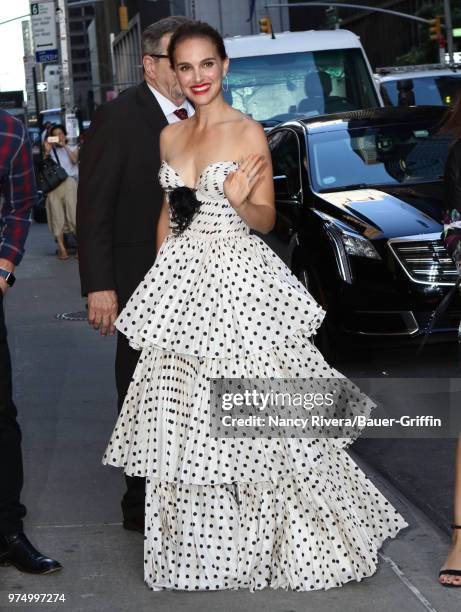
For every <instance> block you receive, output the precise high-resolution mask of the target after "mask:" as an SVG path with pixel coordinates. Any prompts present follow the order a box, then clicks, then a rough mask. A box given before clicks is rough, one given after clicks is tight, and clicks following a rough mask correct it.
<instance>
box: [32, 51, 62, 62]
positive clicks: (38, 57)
mask: <svg viewBox="0 0 461 612" xmlns="http://www.w3.org/2000/svg"><path fill="white" fill-rule="evenodd" d="M35 61H36V62H40V63H46V62H50V63H54V62H57V61H58V50H57V49H48V50H47V51H36V52H35Z"/></svg>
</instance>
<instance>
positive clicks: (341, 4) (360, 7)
mask: <svg viewBox="0 0 461 612" xmlns="http://www.w3.org/2000/svg"><path fill="white" fill-rule="evenodd" d="M281 6H283V7H287V8H290V9H293V8H305V7H309V6H336V7H338V8H341V7H342V8H356V9H358V10H360V11H370V12H374V13H386V14H388V15H395V16H396V17H403V18H405V19H412V20H413V21H419V22H420V23H430V22H431V20H430V19H424V18H423V17H415V15H409V14H408V13H401V12H399V11H391V10H390V9H383V8H377V7H374V6H366V5H364V4H350V3H345V2H296V3H295V4H290V3H288V2H280V3H279V4H267V3H266V4H265V8H266V9H270V8H279V7H281Z"/></svg>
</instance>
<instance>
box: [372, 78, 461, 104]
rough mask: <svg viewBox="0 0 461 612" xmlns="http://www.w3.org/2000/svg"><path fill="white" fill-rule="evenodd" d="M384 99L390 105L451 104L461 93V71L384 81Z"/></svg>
mask: <svg viewBox="0 0 461 612" xmlns="http://www.w3.org/2000/svg"><path fill="white" fill-rule="evenodd" d="M382 86H383V88H384V89H385V93H386V96H385V99H386V102H389V103H390V104H391V105H392V106H412V105H415V104H417V105H419V106H421V105H428V104H429V105H432V104H433V105H436V106H449V105H452V104H453V103H454V102H455V101H456V98H457V96H458V95H459V94H460V93H461V72H459V73H456V74H453V75H443V76H438V77H435V76H431V77H429V76H428V77H418V78H414V79H396V80H395V81H384V82H383V83H382Z"/></svg>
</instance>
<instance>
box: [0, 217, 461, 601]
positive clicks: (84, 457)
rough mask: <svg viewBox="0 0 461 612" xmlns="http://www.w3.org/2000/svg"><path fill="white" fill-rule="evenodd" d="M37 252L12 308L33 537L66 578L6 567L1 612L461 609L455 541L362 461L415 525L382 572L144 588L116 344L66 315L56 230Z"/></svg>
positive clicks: (68, 271) (43, 234)
mask: <svg viewBox="0 0 461 612" xmlns="http://www.w3.org/2000/svg"><path fill="white" fill-rule="evenodd" d="M27 246H28V252H27V256H26V258H25V259H24V262H23V264H22V265H21V266H20V267H19V268H18V271H17V272H18V273H17V276H18V282H17V285H16V286H15V288H14V290H12V291H11V292H10V293H9V295H8V298H7V302H6V303H7V322H8V329H9V334H10V336H9V339H10V349H11V352H12V359H13V368H14V374H15V376H14V378H15V380H14V384H15V397H16V403H17V405H18V411H19V414H20V422H21V426H22V430H23V453H24V469H25V487H24V494H23V500H24V502H25V504H26V505H27V507H28V510H29V512H28V517H27V518H26V533H27V534H28V536H29V537H30V539H31V540H32V541H33V543H35V544H36V545H37V546H38V547H39V548H40V550H42V551H43V552H45V553H46V554H49V555H51V556H55V557H56V558H57V559H58V560H59V561H61V563H62V564H63V565H64V570H63V571H62V572H59V573H57V574H52V575H49V576H31V575H26V574H21V573H19V572H18V571H16V570H15V569H14V568H11V567H10V568H0V610H31V609H50V610H51V609H53V610H64V611H66V612H67V611H70V612H80V611H82V612H87V611H89V612H93V611H95V612H96V611H98V612H104V611H106V610H107V611H110V612H131V611H132V610H133V611H135V610H136V612H138V611H139V612H143V611H146V612H147V611H149V612H152V611H153V610H155V611H156V612H170V611H172V610H175V611H176V610H178V611H186V610H187V611H188V612H189V611H190V612H195V611H198V610H203V611H206V612H216V611H218V610H219V611H220V612H234V611H235V612H243V611H247V610H251V611H252V612H260V611H261V612H306V611H315V612H323V611H325V612H326V611H328V612H336V611H337V612H340V611H341V612H370V611H373V612H384V611H386V612H387V611H396V610H398V611H399V612H416V611H421V610H428V611H432V612H433V611H434V610H435V611H437V612H458V611H459V610H461V591H458V590H456V589H446V588H443V587H441V586H439V585H438V584H437V581H436V576H437V573H438V570H439V566H440V565H441V563H442V562H443V559H444V556H445V554H446V552H447V548H448V544H449V540H448V538H447V536H446V535H445V534H444V533H442V532H441V531H440V530H439V529H438V528H437V527H436V526H435V525H434V524H433V523H432V522H431V521H430V520H429V519H428V518H427V517H426V516H425V515H424V514H423V513H422V512H421V511H419V510H418V509H417V508H416V507H415V506H413V505H412V504H411V503H410V502H409V501H408V500H407V499H406V498H405V497H404V496H403V495H402V493H399V492H397V491H396V490H395V489H393V488H392V487H391V486H390V485H389V484H388V483H387V482H386V481H385V480H384V479H383V477H382V476H380V475H379V474H378V473H375V472H374V471H373V470H372V469H370V468H369V467H368V466H367V465H366V464H364V463H363V460H362V459H360V460H359V462H360V465H361V466H362V468H363V469H365V471H366V472H367V474H368V475H369V476H370V477H371V478H372V480H373V481H374V482H375V483H376V485H377V486H378V487H379V488H380V489H381V490H382V492H383V493H384V495H385V496H386V497H387V498H388V499H389V501H390V502H391V503H392V504H393V505H394V506H396V507H397V509H398V510H399V511H400V512H401V513H402V514H403V515H404V517H405V518H406V520H407V522H408V523H409V524H410V527H409V528H407V529H405V530H404V531H402V532H401V533H400V534H399V535H398V537H397V538H396V539H395V540H390V541H388V542H387V543H386V544H385V545H384V546H383V548H382V549H381V551H380V565H379V568H378V570H377V572H376V573H375V575H374V576H372V577H370V578H367V579H366V580H363V581H362V582H360V583H348V584H346V585H345V586H344V587H342V588H334V589H330V590H328V591H314V592H309V593H298V592H291V591H273V590H270V589H266V590H263V591H259V592H257V593H249V592H248V591H247V590H238V591H217V592H193V593H188V592H184V591H177V592H171V591H162V592H152V591H150V590H149V589H148V587H147V586H146V585H145V584H144V583H143V538H142V536H141V535H140V534H138V533H135V532H128V531H126V530H124V529H123V528H122V527H121V513H120V497H121V494H122V491H123V486H124V480H123V476H122V472H121V470H117V469H115V468H110V467H103V466H102V465H101V457H102V454H103V452H104V449H105V446H106V444H107V441H108V438H109V435H110V433H111V431H112V427H113V425H114V422H115V418H116V401H115V391H114V387H115V384H114V374H113V351H114V349H115V341H114V338H100V337H99V335H98V334H97V333H96V332H95V331H94V330H92V329H90V328H89V326H88V324H87V323H85V322H77V321H63V320H58V319H56V318H55V315H56V314H59V313H65V312H72V311H81V310H83V309H84V301H83V300H82V298H81V297H80V292H79V281H78V270H77V266H78V263H77V261H76V260H75V259H70V260H68V261H58V259H57V258H56V257H55V256H54V254H53V251H54V245H53V240H52V238H51V237H50V236H49V234H48V231H47V228H46V227H45V226H41V225H34V226H33V227H32V230H31V235H30V237H29V242H28V245H27ZM354 459H356V460H357V457H354ZM447 469H452V466H451V465H449V466H447ZM429 495H430V491H428V496H429ZM447 495H450V492H449V491H447ZM10 593H19V594H33V593H58V594H64V596H65V599H66V600H65V602H57V603H47V604H36V603H34V604H25V603H13V604H9V603H8V594H10Z"/></svg>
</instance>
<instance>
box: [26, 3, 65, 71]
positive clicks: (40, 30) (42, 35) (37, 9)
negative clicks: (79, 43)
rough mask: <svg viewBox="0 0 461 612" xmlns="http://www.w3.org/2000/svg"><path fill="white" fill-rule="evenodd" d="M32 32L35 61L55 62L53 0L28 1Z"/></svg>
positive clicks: (55, 40)
mask: <svg viewBox="0 0 461 612" xmlns="http://www.w3.org/2000/svg"><path fill="white" fill-rule="evenodd" d="M30 14H31V21H32V34H33V37H34V46H35V59H36V60H37V62H56V61H57V59H58V44H57V38H56V7H55V4H54V0H40V1H39V2H31V3H30Z"/></svg>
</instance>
